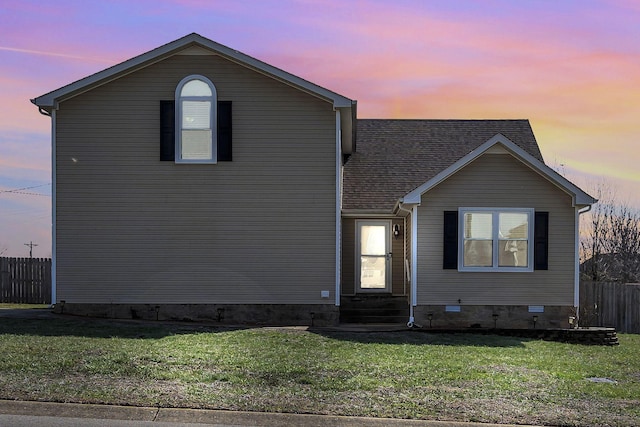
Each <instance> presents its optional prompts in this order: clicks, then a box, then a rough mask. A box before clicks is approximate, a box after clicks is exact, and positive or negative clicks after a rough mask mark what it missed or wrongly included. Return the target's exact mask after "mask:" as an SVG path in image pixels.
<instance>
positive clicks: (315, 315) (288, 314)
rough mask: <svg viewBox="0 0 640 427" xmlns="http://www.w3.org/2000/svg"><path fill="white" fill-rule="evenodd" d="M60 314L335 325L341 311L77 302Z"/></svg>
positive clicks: (280, 306)
mask: <svg viewBox="0 0 640 427" xmlns="http://www.w3.org/2000/svg"><path fill="white" fill-rule="evenodd" d="M54 311H55V312H56V313H63V314H72V315H76V316H87V317H99V318H109V319H143V320H165V321H167V320H169V321H188V322H202V321H208V322H216V323H220V324H227V325H308V326H335V325H337V324H338V322H339V317H340V315H339V310H338V307H336V306H335V305H328V304H308V305H301V304H297V305H296V304H242V305H241V304H161V305H153V304H77V303H65V304H62V303H58V304H56V305H55V310H54Z"/></svg>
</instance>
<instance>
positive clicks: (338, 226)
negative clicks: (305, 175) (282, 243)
mask: <svg viewBox="0 0 640 427" xmlns="http://www.w3.org/2000/svg"><path fill="white" fill-rule="evenodd" d="M341 126H342V122H341V120H340V110H338V109H336V218H335V220H336V258H335V264H336V277H335V281H336V290H335V293H336V295H335V304H336V306H337V307H339V306H340V292H341V289H340V275H341V270H340V267H341V260H342V244H341V241H340V240H341V237H342V131H341Z"/></svg>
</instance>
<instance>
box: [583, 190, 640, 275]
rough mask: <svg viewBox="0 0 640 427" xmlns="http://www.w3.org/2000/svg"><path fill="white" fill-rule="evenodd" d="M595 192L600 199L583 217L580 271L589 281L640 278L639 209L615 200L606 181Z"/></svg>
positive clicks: (612, 191)
mask: <svg viewBox="0 0 640 427" xmlns="http://www.w3.org/2000/svg"><path fill="white" fill-rule="evenodd" d="M593 193H594V194H595V196H596V198H597V199H598V200H599V202H598V203H597V204H595V205H594V206H593V208H592V210H591V212H589V213H588V214H586V215H583V218H582V221H583V222H582V229H583V230H584V232H583V234H582V236H581V239H580V261H581V274H582V277H583V278H585V279H587V280H593V281H603V282H624V283H633V282H638V281H640V211H639V210H638V209H635V208H632V207H631V206H629V204H628V203H624V202H623V203H621V202H619V201H617V200H616V195H615V191H614V190H613V189H612V188H611V187H609V186H608V185H607V184H606V183H600V184H598V185H597V186H596V187H595V189H594V191H593Z"/></svg>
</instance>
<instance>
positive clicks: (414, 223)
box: [396, 200, 419, 328]
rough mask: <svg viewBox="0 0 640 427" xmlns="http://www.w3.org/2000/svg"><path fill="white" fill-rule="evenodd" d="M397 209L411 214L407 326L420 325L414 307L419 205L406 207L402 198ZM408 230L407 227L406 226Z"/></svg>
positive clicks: (416, 296) (416, 288) (416, 279)
mask: <svg viewBox="0 0 640 427" xmlns="http://www.w3.org/2000/svg"><path fill="white" fill-rule="evenodd" d="M396 207H397V210H399V211H404V212H407V214H411V263H410V267H411V268H410V272H409V273H410V276H409V277H410V279H409V286H410V287H409V289H410V292H409V320H408V321H407V327H408V328H413V327H419V326H418V325H416V324H415V315H414V307H415V306H416V304H417V301H418V295H417V294H418V285H417V282H418V272H417V270H416V266H417V265H418V205H417V204H415V205H413V207H412V208H411V210H408V209H405V208H404V207H403V206H402V200H399V201H398V203H397V204H396ZM405 224H406V217H405ZM405 230H406V227H405Z"/></svg>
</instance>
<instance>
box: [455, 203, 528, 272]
mask: <svg viewBox="0 0 640 427" xmlns="http://www.w3.org/2000/svg"><path fill="white" fill-rule="evenodd" d="M466 213H491V214H492V241H493V245H492V249H493V253H492V263H493V265H492V266H491V267H477V266H473V267H467V266H465V265H464V240H465V239H464V226H465V223H464V216H465V214H466ZM501 213H526V214H527V216H528V231H527V232H528V236H527V266H526V267H515V266H514V267H507V266H502V267H500V266H499V263H500V252H499V251H500V245H499V244H498V242H499V241H500V238H499V215H500V214H501ZM534 221H535V211H534V209H532V208H474V207H464V208H459V209H458V271H463V272H492V273H493V272H504V273H507V272H508V273H530V272H532V271H533V270H534V268H533V255H534V254H533V252H534V242H533V237H534V234H533V231H534V230H533V226H534Z"/></svg>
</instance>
